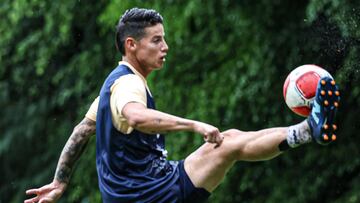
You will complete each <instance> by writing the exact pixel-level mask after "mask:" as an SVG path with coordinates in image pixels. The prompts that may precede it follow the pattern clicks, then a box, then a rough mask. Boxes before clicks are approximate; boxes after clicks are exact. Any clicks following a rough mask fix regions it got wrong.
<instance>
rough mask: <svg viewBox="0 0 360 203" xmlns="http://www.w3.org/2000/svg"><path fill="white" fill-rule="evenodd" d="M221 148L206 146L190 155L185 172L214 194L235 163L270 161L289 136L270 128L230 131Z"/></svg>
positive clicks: (283, 129)
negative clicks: (251, 130) (252, 130)
mask: <svg viewBox="0 0 360 203" xmlns="http://www.w3.org/2000/svg"><path fill="white" fill-rule="evenodd" d="M223 134H224V136H225V138H224V141H223V143H222V145H221V146H220V147H218V148H216V149H214V145H213V144H209V143H205V144H203V145H202V146H201V147H200V148H199V149H197V150H196V151H195V152H193V153H192V154H190V155H189V156H188V157H187V158H186V159H185V163H184V167H185V171H186V173H187V174H188V175H189V177H190V179H191V181H192V182H193V184H194V185H195V186H196V187H199V188H200V187H201V188H204V189H206V190H207V191H209V192H212V191H213V190H214V189H215V188H216V187H217V186H218V185H219V184H220V182H221V181H222V180H223V178H224V176H225V174H226V172H227V171H228V170H229V169H230V168H231V167H232V165H233V164H234V163H235V162H236V161H261V160H268V159H271V158H274V157H276V156H277V155H279V154H281V151H280V150H279V148H278V146H279V144H280V143H281V142H282V141H284V140H285V139H286V137H287V128H285V127H284V128H270V129H265V130H261V131H256V132H242V131H239V130H228V131H225V132H223Z"/></svg>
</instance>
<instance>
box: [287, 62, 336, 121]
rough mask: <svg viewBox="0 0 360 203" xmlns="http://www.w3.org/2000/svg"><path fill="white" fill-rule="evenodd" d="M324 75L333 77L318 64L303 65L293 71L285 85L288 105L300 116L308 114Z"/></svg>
mask: <svg viewBox="0 0 360 203" xmlns="http://www.w3.org/2000/svg"><path fill="white" fill-rule="evenodd" d="M324 76H328V77H330V78H332V76H331V75H330V73H329V72H327V71H326V70H325V69H323V68H321V67H319V66H316V65H302V66H299V67H297V68H295V69H294V70H293V71H291V72H290V74H289V75H288V76H287V78H286V80H285V83H284V86H283V95H284V99H285V102H286V104H287V106H288V107H289V108H290V109H291V110H292V111H293V112H294V113H296V114H298V115H300V116H304V117H306V116H308V115H309V114H310V112H311V103H312V101H313V100H314V97H315V94H316V88H317V84H318V82H319V80H320V78H322V77H324Z"/></svg>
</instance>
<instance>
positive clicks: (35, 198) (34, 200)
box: [24, 196, 39, 203]
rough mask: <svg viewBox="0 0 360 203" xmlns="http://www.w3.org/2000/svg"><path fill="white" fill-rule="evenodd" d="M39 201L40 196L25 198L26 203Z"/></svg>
mask: <svg viewBox="0 0 360 203" xmlns="http://www.w3.org/2000/svg"><path fill="white" fill-rule="evenodd" d="M38 201H39V196H36V197H34V198H31V199H27V200H25V201H24V203H34V202H38Z"/></svg>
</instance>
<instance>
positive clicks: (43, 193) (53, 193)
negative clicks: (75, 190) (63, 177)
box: [24, 180, 66, 203]
mask: <svg viewBox="0 0 360 203" xmlns="http://www.w3.org/2000/svg"><path fill="white" fill-rule="evenodd" d="M65 188H66V184H65V183H60V182H58V181H56V180H54V181H53V182H52V183H50V184H48V185H45V186H43V187H41V188H36V189H30V190H27V191H26V194H27V195H36V197H33V198H31V199H27V200H25V201H24V203H35V202H39V203H52V202H56V200H58V199H59V198H60V197H61V195H62V194H63V193H64V191H65Z"/></svg>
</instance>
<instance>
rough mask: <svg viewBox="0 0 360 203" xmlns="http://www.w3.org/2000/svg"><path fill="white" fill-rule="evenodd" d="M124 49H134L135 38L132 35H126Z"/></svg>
mask: <svg viewBox="0 0 360 203" xmlns="http://www.w3.org/2000/svg"><path fill="white" fill-rule="evenodd" d="M125 50H129V51H135V50H136V40H135V39H134V38H132V37H127V38H126V39H125Z"/></svg>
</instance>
